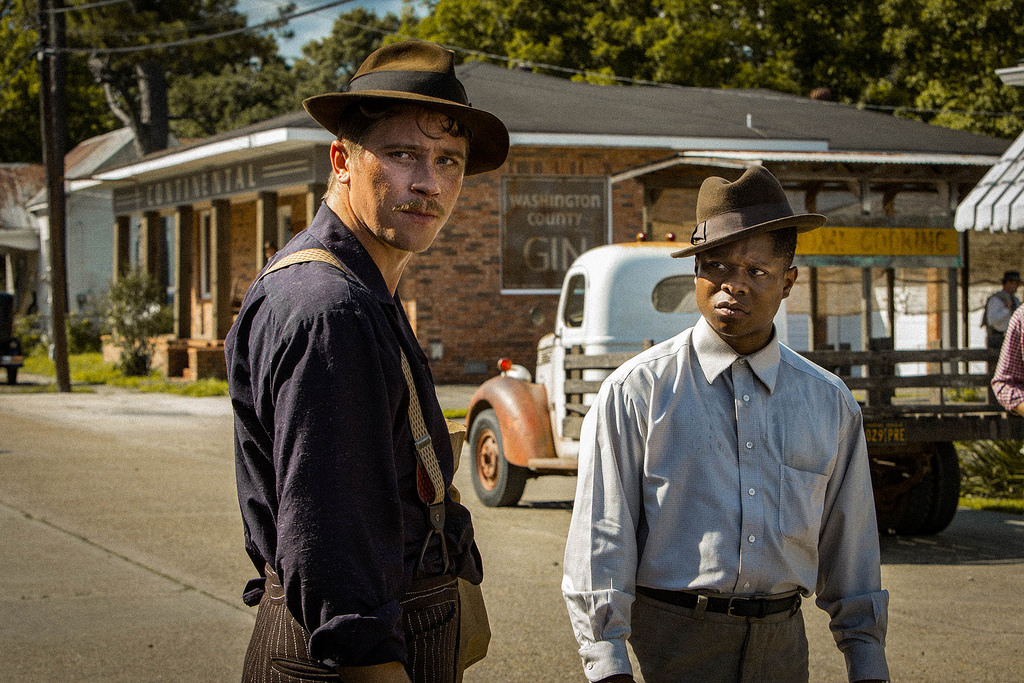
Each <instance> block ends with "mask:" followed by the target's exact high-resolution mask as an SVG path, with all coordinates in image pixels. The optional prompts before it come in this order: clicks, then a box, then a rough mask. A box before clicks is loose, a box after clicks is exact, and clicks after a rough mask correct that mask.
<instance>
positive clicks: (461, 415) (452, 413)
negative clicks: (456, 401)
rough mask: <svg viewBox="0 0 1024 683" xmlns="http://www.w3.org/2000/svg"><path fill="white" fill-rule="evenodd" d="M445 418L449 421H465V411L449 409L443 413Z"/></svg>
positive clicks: (462, 409) (463, 409)
mask: <svg viewBox="0 0 1024 683" xmlns="http://www.w3.org/2000/svg"><path fill="white" fill-rule="evenodd" d="M444 416H445V418H447V419H449V420H465V419H466V409H465V408H449V409H448V410H445V411H444Z"/></svg>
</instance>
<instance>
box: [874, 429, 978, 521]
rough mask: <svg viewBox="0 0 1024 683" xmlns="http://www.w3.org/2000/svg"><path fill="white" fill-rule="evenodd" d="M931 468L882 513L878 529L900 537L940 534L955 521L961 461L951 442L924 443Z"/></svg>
mask: <svg viewBox="0 0 1024 683" xmlns="http://www.w3.org/2000/svg"><path fill="white" fill-rule="evenodd" d="M922 446H923V450H922V451H921V455H923V456H924V457H926V458H927V464H928V471H927V473H926V474H924V476H923V477H921V479H920V481H918V482H917V483H916V484H914V486H913V487H912V488H910V489H909V490H907V491H905V492H904V493H903V494H902V495H901V496H900V497H899V499H898V500H897V501H896V503H895V505H894V506H893V507H892V509H890V510H889V511H887V512H886V513H884V514H883V513H882V512H879V514H878V528H879V530H881V531H883V532H890V533H894V534H898V535H901V536H925V535H930V534H937V533H939V532H940V531H942V530H943V529H945V528H946V527H947V526H949V523H950V522H952V521H953V516H954V515H955V514H956V508H957V505H958V504H959V502H960V463H959V461H958V460H957V455H956V449H955V448H954V447H953V444H951V443H949V442H935V443H926V444H922Z"/></svg>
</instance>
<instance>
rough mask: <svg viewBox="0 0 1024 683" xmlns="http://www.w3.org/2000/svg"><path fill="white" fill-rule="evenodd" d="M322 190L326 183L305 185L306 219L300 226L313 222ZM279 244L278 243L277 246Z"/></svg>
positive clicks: (322, 195) (325, 188)
mask: <svg viewBox="0 0 1024 683" xmlns="http://www.w3.org/2000/svg"><path fill="white" fill-rule="evenodd" d="M324 192H327V185H325V184H324V183H313V184H311V185H309V186H307V187H306V220H305V222H304V223H303V224H302V227H306V226H307V225H309V224H310V223H312V222H313V216H315V215H316V212H317V209H319V208H320V202H321V201H323V198H324ZM280 246H281V245H278V247H280Z"/></svg>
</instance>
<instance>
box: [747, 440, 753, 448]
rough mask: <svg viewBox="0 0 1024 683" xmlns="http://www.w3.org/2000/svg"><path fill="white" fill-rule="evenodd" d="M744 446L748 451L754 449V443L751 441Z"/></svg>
mask: <svg viewBox="0 0 1024 683" xmlns="http://www.w3.org/2000/svg"><path fill="white" fill-rule="evenodd" d="M746 446H747V448H748V449H750V448H753V447H754V442H753V441H748V442H747V444H746Z"/></svg>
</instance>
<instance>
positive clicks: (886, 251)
mask: <svg viewBox="0 0 1024 683" xmlns="http://www.w3.org/2000/svg"><path fill="white" fill-rule="evenodd" d="M796 253H797V254H799V255H801V256H945V257H959V255H960V241H959V236H958V233H957V231H956V230H955V229H953V228H854V227H839V226H825V227H822V228H818V229H817V230H812V231H811V232H807V233H804V234H802V235H800V239H799V242H798V243H797V247H796Z"/></svg>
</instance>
